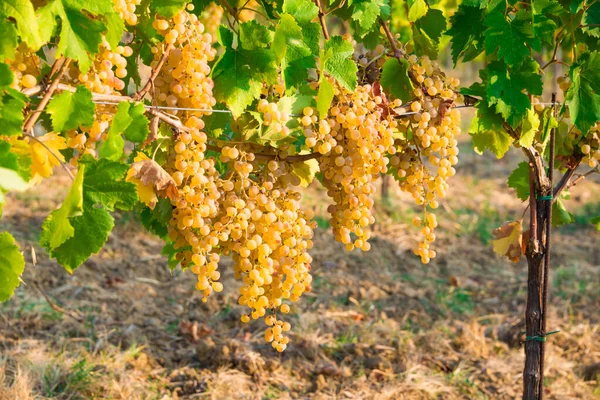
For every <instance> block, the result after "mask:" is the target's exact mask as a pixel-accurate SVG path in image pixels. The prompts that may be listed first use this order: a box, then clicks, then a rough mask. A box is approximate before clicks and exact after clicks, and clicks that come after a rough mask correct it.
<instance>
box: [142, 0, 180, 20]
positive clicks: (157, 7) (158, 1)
mask: <svg viewBox="0 0 600 400" xmlns="http://www.w3.org/2000/svg"><path fill="white" fill-rule="evenodd" d="M187 2H188V0H152V1H151V2H150V11H151V12H153V13H157V14H159V15H162V16H163V17H165V18H171V17H172V16H173V15H175V14H177V12H178V11H179V10H182V9H183V7H184V6H185V4H186V3H187Z"/></svg>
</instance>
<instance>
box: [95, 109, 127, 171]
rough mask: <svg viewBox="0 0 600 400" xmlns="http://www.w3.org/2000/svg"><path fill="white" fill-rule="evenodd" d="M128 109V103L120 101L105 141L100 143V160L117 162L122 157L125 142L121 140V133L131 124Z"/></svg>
mask: <svg viewBox="0 0 600 400" xmlns="http://www.w3.org/2000/svg"><path fill="white" fill-rule="evenodd" d="M129 107H130V103H129V102H127V101H122V102H121V103H119V105H118V106H117V112H116V113H115V115H114V117H113V121H112V125H111V126H110V129H109V130H108V135H107V137H106V140H105V141H104V143H102V147H100V152H99V153H98V155H99V156H100V158H108V159H109V160H119V159H120V158H121V157H122V156H123V150H124V148H125V140H123V137H122V136H121V133H122V132H124V131H125V130H126V129H127V127H128V126H129V125H130V124H131V120H132V119H131V117H130V116H129Z"/></svg>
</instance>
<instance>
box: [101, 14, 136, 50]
mask: <svg viewBox="0 0 600 400" xmlns="http://www.w3.org/2000/svg"><path fill="white" fill-rule="evenodd" d="M106 29H107V32H106V35H105V37H106V41H107V42H108V44H109V45H110V48H111V49H115V48H116V47H117V46H118V45H119V42H120V41H121V38H122V37H123V32H124V31H125V21H124V20H123V18H121V16H120V15H119V14H118V13H116V12H112V13H109V14H107V15H106ZM131 58H133V57H131ZM128 62H130V60H128Z"/></svg>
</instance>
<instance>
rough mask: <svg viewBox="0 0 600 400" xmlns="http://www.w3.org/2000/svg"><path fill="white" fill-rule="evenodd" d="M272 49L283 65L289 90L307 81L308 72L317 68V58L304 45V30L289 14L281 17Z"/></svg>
mask: <svg viewBox="0 0 600 400" xmlns="http://www.w3.org/2000/svg"><path fill="white" fill-rule="evenodd" d="M271 48H272V50H273V52H274V53H275V57H276V59H277V61H278V62H279V63H281V68H282V70H283V77H284V82H285V86H286V88H287V89H289V88H292V87H296V86H298V85H299V84H300V83H301V82H304V81H306V79H307V77H308V70H309V69H310V68H316V62H315V57H314V56H313V54H312V52H311V50H310V48H309V47H308V45H307V44H305V43H304V37H303V35H302V29H301V28H300V26H299V25H298V24H297V23H296V21H295V20H294V17H292V16H291V15H289V14H283V15H282V16H281V19H280V21H279V24H278V25H277V29H276V31H275V38H274V39H273V46H272V47H271Z"/></svg>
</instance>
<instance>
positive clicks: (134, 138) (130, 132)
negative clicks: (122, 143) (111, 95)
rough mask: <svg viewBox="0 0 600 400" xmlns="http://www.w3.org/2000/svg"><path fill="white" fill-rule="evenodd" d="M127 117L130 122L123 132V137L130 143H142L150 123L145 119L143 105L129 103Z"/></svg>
mask: <svg viewBox="0 0 600 400" xmlns="http://www.w3.org/2000/svg"><path fill="white" fill-rule="evenodd" d="M129 104H130V107H129V117H130V119H131V122H130V123H129V125H128V126H127V128H125V130H124V131H123V135H125V138H126V139H127V140H129V141H130V142H135V143H142V142H143V141H144V140H146V138H147V137H148V134H149V133H150V128H149V127H148V126H149V124H150V121H149V120H148V118H146V116H145V113H146V108H145V107H144V104H143V103H136V104H133V103H129Z"/></svg>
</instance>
